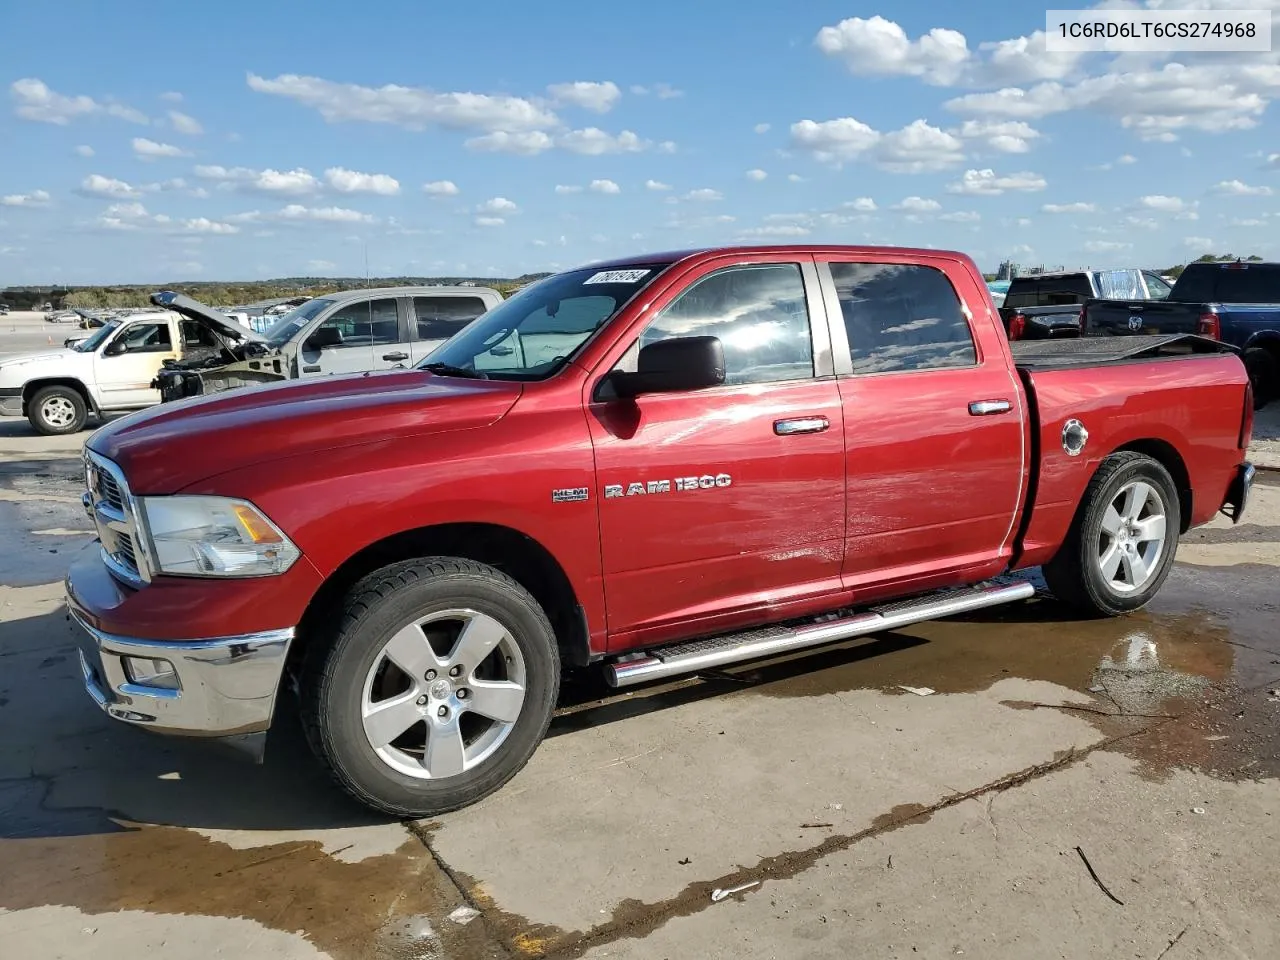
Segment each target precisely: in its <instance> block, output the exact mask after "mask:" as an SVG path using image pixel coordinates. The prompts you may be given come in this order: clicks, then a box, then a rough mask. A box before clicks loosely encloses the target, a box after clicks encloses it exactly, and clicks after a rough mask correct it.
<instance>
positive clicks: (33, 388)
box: [22, 377, 99, 417]
mask: <svg viewBox="0 0 1280 960" xmlns="http://www.w3.org/2000/svg"><path fill="white" fill-rule="evenodd" d="M45 387H70V388H71V389H73V390H75V391H76V393H78V394H80V397H81V399H83V400H84V406H85V409H86V410H88V411H89V412H90V413H94V414H96V413H98V412H99V411H98V405H97V403H95V402H94V399H93V396H92V395H91V394H90V393H89V388H88V387H86V386H85V385H84V382H83V381H81V380H80V379H78V378H77V377H37V378H36V379H34V380H28V381H27V382H26V383H24V384H23V385H22V415H23V416H24V417H25V416H26V415H27V405H28V404H29V403H31V398H32V397H34V396H35V395H36V394H37V393H38V392H39V391H41V390H43V389H44V388H45Z"/></svg>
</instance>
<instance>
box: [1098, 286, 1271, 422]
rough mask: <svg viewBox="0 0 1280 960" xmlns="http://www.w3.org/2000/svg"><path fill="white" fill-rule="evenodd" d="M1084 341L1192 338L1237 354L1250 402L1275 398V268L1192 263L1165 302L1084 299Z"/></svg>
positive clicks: (1263, 403)
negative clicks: (1098, 338) (1144, 336)
mask: <svg viewBox="0 0 1280 960" xmlns="http://www.w3.org/2000/svg"><path fill="white" fill-rule="evenodd" d="M1083 326H1084V333H1085V335H1086V336H1135V335H1138V334H1155V333H1159V334H1166V333H1170V334H1173V333H1195V334H1199V335H1201V336H1205V337H1212V338H1213V339H1215V340H1221V341H1223V342H1224V343H1227V344H1230V345H1231V346H1233V347H1235V348H1237V349H1238V350H1240V351H1241V352H1242V353H1243V355H1244V364H1245V367H1246V369H1248V371H1249V380H1250V382H1251V383H1252V385H1253V397H1254V403H1255V404H1256V405H1257V406H1258V407H1259V408H1261V407H1263V406H1265V405H1266V404H1267V403H1269V402H1270V401H1272V400H1276V399H1278V398H1280V263H1250V262H1244V261H1231V262H1227V263H1191V264H1188V265H1187V266H1186V268H1185V269H1184V270H1183V271H1182V275H1181V276H1179V277H1178V280H1177V282H1176V283H1175V284H1174V285H1173V291H1172V292H1171V293H1170V294H1169V297H1168V299H1167V300H1163V301H1155V302H1152V301H1145V300H1144V301H1134V300H1100V299H1094V300H1089V301H1088V302H1087V303H1086V304H1085V305H1084V316H1083Z"/></svg>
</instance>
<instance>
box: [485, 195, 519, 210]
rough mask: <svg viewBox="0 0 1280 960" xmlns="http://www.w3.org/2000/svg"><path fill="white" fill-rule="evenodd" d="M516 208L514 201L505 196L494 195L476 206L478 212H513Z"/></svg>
mask: <svg viewBox="0 0 1280 960" xmlns="http://www.w3.org/2000/svg"><path fill="white" fill-rule="evenodd" d="M517 209H519V208H518V207H517V206H516V205H515V203H513V202H512V201H510V200H508V199H507V198H506V197H494V198H493V199H491V200H486V201H485V202H484V203H482V204H480V205H479V206H478V207H476V210H478V211H479V212H480V213H514V212H515V211H516V210H517Z"/></svg>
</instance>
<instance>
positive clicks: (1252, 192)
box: [1213, 180, 1272, 197]
mask: <svg viewBox="0 0 1280 960" xmlns="http://www.w3.org/2000/svg"><path fill="white" fill-rule="evenodd" d="M1213 189H1214V192H1215V193H1224V194H1227V195H1229V196H1233V197H1269V196H1271V194H1272V190H1271V188H1270V187H1264V186H1257V187H1251V186H1249V185H1248V184H1247V183H1245V182H1244V181H1242V180H1223V181H1222V182H1221V183H1219V184H1218V185H1217V186H1216V187H1214V188H1213Z"/></svg>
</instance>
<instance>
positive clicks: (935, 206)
mask: <svg viewBox="0 0 1280 960" xmlns="http://www.w3.org/2000/svg"><path fill="white" fill-rule="evenodd" d="M893 209H895V210H902V211H904V212H906V213H935V212H936V211H938V210H941V209H942V204H940V203H939V202H938V201H937V200H932V199H927V198H925V197H906V198H905V199H904V200H903V201H902V202H901V203H895V204H894V205H893Z"/></svg>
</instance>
